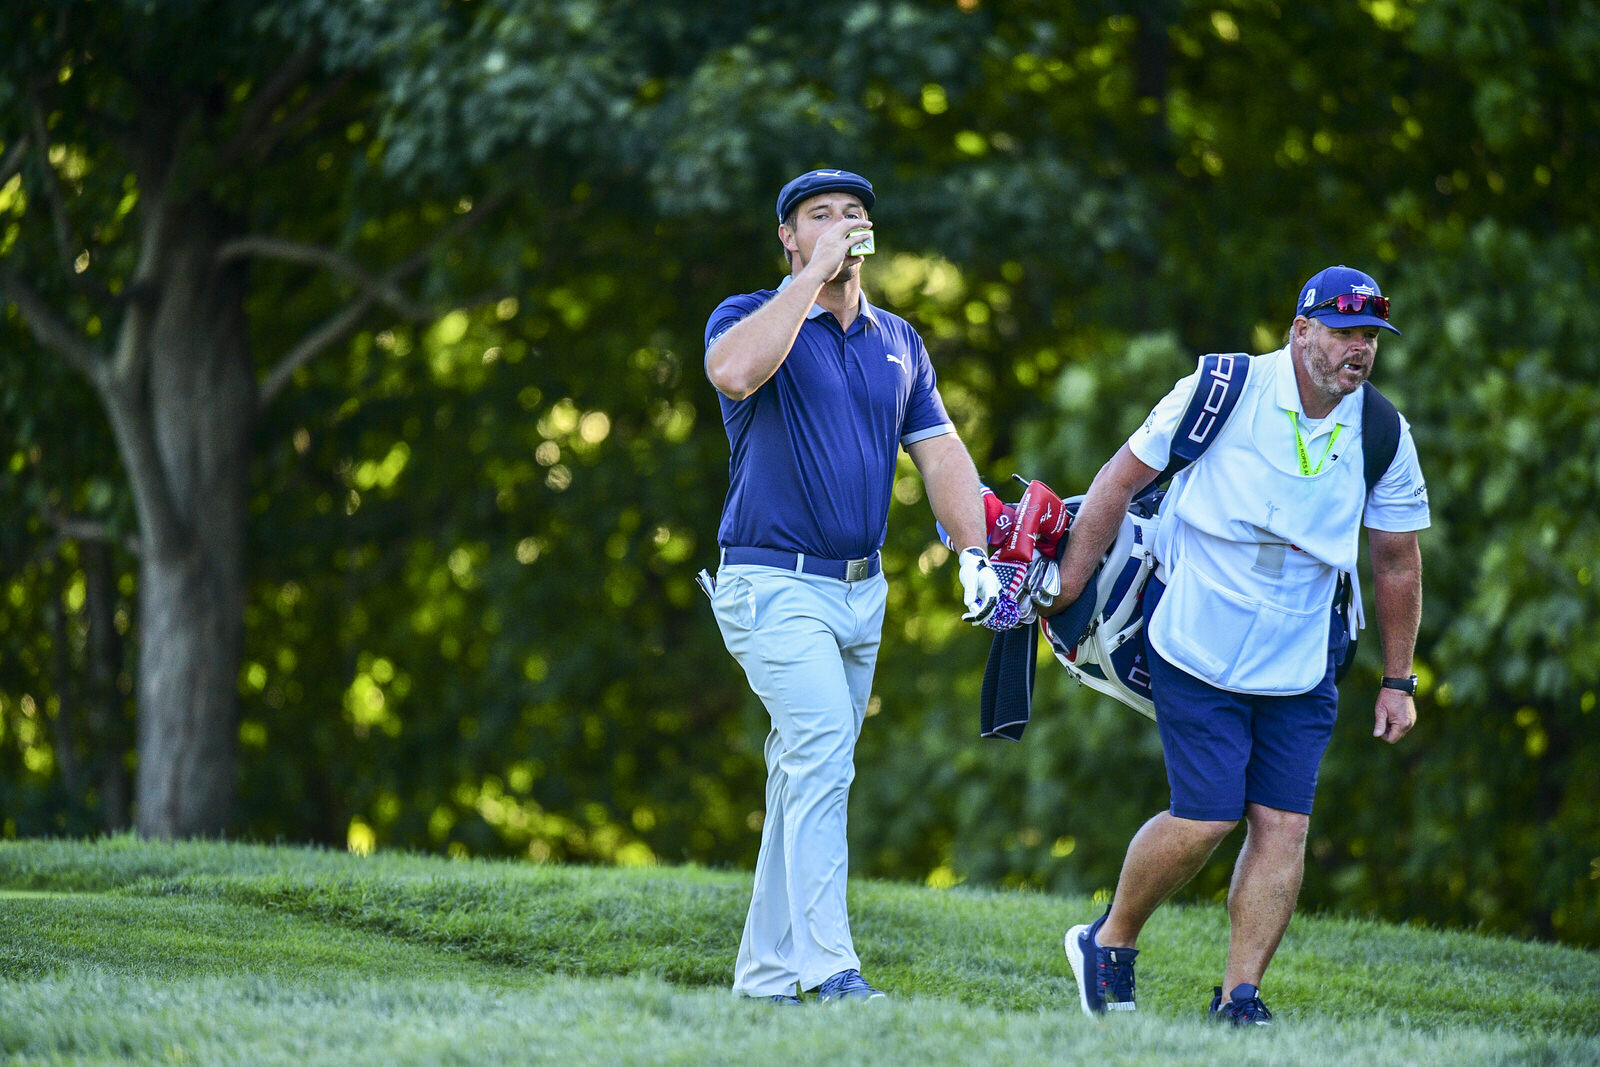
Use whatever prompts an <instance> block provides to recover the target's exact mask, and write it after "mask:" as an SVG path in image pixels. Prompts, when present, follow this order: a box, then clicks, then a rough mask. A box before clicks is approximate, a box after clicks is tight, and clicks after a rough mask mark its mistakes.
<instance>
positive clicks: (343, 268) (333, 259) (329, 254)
mask: <svg viewBox="0 0 1600 1067" xmlns="http://www.w3.org/2000/svg"><path fill="white" fill-rule="evenodd" d="M246 256H261V257H262V258H264V259H276V260H282V261H283V262H285V263H307V264H310V265H312V266H316V267H322V268H325V269H327V270H330V271H332V272H333V273H335V274H338V275H340V276H342V277H345V278H348V279H349V280H350V281H353V282H355V283H356V284H357V285H359V286H360V287H361V288H362V289H363V290H365V291H366V292H367V293H368V294H369V295H371V296H372V297H373V298H375V299H376V300H378V301H380V302H382V303H384V304H387V305H388V306H389V307H391V308H393V309H394V310H395V311H396V312H398V313H399V314H401V315H403V316H405V317H406V318H408V319H413V320H420V319H424V318H426V317H427V315H428V309H427V308H424V307H422V306H421V305H420V304H415V303H413V302H412V301H411V300H410V299H409V298H408V297H407V296H406V295H405V294H404V293H402V292H401V291H400V289H399V287H398V286H396V285H395V284H394V272H392V271H391V272H390V274H388V275H385V276H384V277H382V278H376V277H373V275H372V274H370V273H369V272H368V271H366V270H365V269H364V268H362V266H361V265H360V264H359V263H357V262H355V260H353V259H351V258H349V257H348V256H345V255H343V254H342V253H339V252H335V251H334V250H333V249H331V248H323V247H322V246H320V245H308V244H301V243H300V242H298V241H290V240H287V239H285V238H281V237H266V236H254V237H240V238H238V239H236V240H232V241H229V242H228V243H227V244H225V245H223V246H222V247H221V248H220V249H218V250H217V260H218V262H219V263H229V262H231V261H233V260H235V259H243V258H244V257H246Z"/></svg>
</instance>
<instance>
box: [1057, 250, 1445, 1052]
mask: <svg viewBox="0 0 1600 1067" xmlns="http://www.w3.org/2000/svg"><path fill="white" fill-rule="evenodd" d="M1389 312H1390V305H1389V300H1388V298H1387V297H1385V296H1384V295H1383V294H1382V293H1381V292H1380V291H1379V288H1378V284H1377V282H1375V281H1374V280H1373V279H1372V278H1371V277H1369V276H1368V275H1366V274H1363V273H1362V272H1361V271H1358V270H1354V269H1352V268H1350V267H1346V266H1343V265H1339V266H1332V267H1328V268H1326V269H1324V270H1321V271H1318V272H1317V273H1316V274H1315V275H1313V276H1312V277H1311V278H1310V280H1308V281H1307V282H1306V283H1305V285H1304V286H1303V287H1302V288H1301V290H1300V296H1299V299H1298V301H1297V302H1296V304H1295V315H1294V321H1293V324H1292V325H1291V327H1290V331H1289V342H1288V344H1287V345H1286V346H1285V347H1284V348H1282V349H1280V350H1278V351H1277V352H1272V353H1269V354H1266V355H1260V356H1254V357H1250V367H1249V373H1248V376H1247V378H1246V380H1245V383H1244V386H1243V390H1242V392H1241V393H1240V394H1239V399H1238V401H1237V404H1238V406H1237V408H1236V409H1234V410H1233V412H1232V415H1231V417H1229V418H1228V419H1227V420H1226V422H1208V421H1207V420H1208V419H1210V418H1212V416H1213V415H1214V412H1211V411H1209V409H1208V406H1207V405H1206V404H1205V403H1204V402H1202V403H1200V404H1199V405H1196V406H1195V407H1191V404H1190V401H1191V398H1194V397H1196V395H1197V393H1196V391H1197V390H1201V391H1203V392H1204V391H1208V390H1213V389H1215V390H1217V394H1216V395H1219V396H1220V395H1222V389H1221V386H1222V385H1224V384H1225V383H1223V382H1219V381H1205V380H1201V375H1200V373H1199V372H1198V371H1197V372H1196V373H1195V374H1192V375H1189V376H1188V377H1186V378H1184V379H1182V380H1181V381H1179V382H1178V383H1177V385H1176V386H1175V387H1174V388H1173V390H1172V391H1171V392H1170V393H1169V394H1168V395H1167V396H1166V398H1165V399H1163V400H1162V401H1161V402H1160V403H1158V404H1157V405H1156V406H1155V408H1154V410H1152V411H1151V413H1150V415H1149V417H1148V418H1147V419H1146V420H1145V422H1144V425H1142V426H1141V427H1139V429H1138V430H1136V431H1135V432H1134V434H1133V435H1132V436H1131V437H1130V438H1129V439H1128V441H1127V443H1126V444H1124V445H1123V446H1122V447H1121V448H1120V449H1119V450H1118V451H1117V453H1116V455H1115V456H1113V457H1112V458H1111V459H1110V461H1108V462H1107V463H1106V465H1105V466H1104V467H1102V468H1101V470H1100V472H1099V474H1098V475H1096V477H1095V479H1094V482H1093V483H1092V484H1091V486H1090V488H1089V492H1088V493H1087V495H1086V498H1085V499H1084V501H1083V503H1082V505H1081V507H1080V508H1079V511H1078V515H1077V518H1076V520H1075V522H1074V523H1073V526H1072V532H1071V536H1070V538H1069V540H1068V543H1067V549H1066V552H1065V554H1064V555H1063V556H1062V559H1061V563H1060V570H1061V593H1060V595H1059V596H1058V597H1056V598H1055V601H1054V603H1052V604H1051V605H1049V606H1048V607H1047V608H1045V609H1044V610H1043V613H1044V614H1046V615H1052V614H1055V613H1058V612H1060V611H1063V610H1065V608H1066V607H1067V606H1068V605H1070V604H1071V603H1072V601H1073V600H1074V599H1076V598H1077V597H1078V595H1080V593H1081V592H1082V591H1083V589H1084V586H1085V583H1086V581H1087V580H1088V579H1089V577H1090V575H1091V573H1092V572H1093V570H1094V568H1095V566H1096V564H1097V563H1098V562H1099V560H1100V558H1101V556H1102V554H1103V553H1104V552H1105V550H1106V548H1107V546H1108V545H1109V544H1110V543H1111V540H1112V537H1113V536H1114V534H1115V533H1116V531H1117V530H1118V529H1119V527H1120V526H1121V524H1122V521H1123V517H1124V514H1125V512H1126V509H1127V507H1128V502H1129V500H1130V499H1131V498H1132V496H1133V494H1134V493H1135V492H1136V491H1138V490H1140V489H1141V488H1143V487H1144V486H1146V485H1149V484H1150V482H1151V481H1152V480H1153V479H1154V478H1155V477H1156V476H1157V474H1158V473H1159V472H1161V471H1162V470H1163V468H1165V467H1166V465H1167V463H1168V460H1169V456H1170V454H1171V450H1172V447H1173V443H1174V441H1175V440H1179V439H1182V438H1183V437H1184V436H1185V435H1192V436H1191V438H1190V439H1192V440H1202V439H1204V438H1205V436H1206V435H1208V434H1211V433H1215V435H1216V436H1215V439H1214V440H1210V441H1209V443H1208V444H1207V446H1206V448H1205V451H1204V453H1203V454H1202V455H1201V456H1200V457H1199V458H1198V459H1197V460H1195V461H1194V462H1193V463H1192V464H1191V465H1189V466H1188V467H1185V468H1184V469H1183V470H1181V471H1180V472H1179V473H1178V474H1177V475H1176V476H1175V477H1174V478H1173V480H1172V483H1171V487H1170V489H1169V490H1168V493H1167V495H1166V498H1165V500H1164V501H1163V503H1162V507H1161V517H1160V527H1159V531H1158V533H1157V534H1156V542H1155V548H1154V557H1155V560H1156V563H1157V566H1156V570H1155V573H1154V576H1153V577H1152V579H1151V581H1150V584H1149V586H1148V588H1147V589H1146V593H1145V598H1144V603H1143V610H1144V613H1145V620H1146V623H1145V635H1146V645H1147V648H1148V652H1149V671H1150V688H1151V694H1152V697H1153V699H1154V703H1155V710H1156V722H1157V725H1158V728H1159V731H1160V735H1161V749H1162V754H1163V757H1164V760H1165V764H1166V770H1167V779H1168V785H1169V787H1170V789H1171V805H1170V807H1169V809H1168V810H1166V811H1164V812H1161V813H1160V814H1157V815H1156V816H1154V817H1153V818H1151V819H1150V820H1149V821H1148V822H1146V823H1145V824H1144V826H1143V827H1142V828H1140V830H1139V831H1138V833H1137V834H1135V835H1134V837H1133V839H1132V841H1131V842H1130V843H1129V845H1128V850H1127V854H1126V856H1125V858H1124V860H1123V864H1122V872H1121V875H1120V876H1119V878H1118V881H1117V888H1116V894H1115V896H1114V897H1113V899H1112V902H1111V905H1110V907H1108V908H1107V910H1106V913H1105V914H1104V915H1102V916H1100V917H1099V918H1098V919H1096V920H1095V921H1094V922H1092V923H1086V924H1083V925H1079V926H1074V927H1073V928H1072V929H1071V930H1069V931H1068V932H1067V935H1066V939H1065V948H1066V953H1067V956H1068V959H1069V961H1070V963H1071V966H1072V970H1073V974H1074V976H1075V977H1076V978H1077V981H1078V987H1079V999H1080V1004H1081V1006H1082V1008H1083V1010H1084V1011H1085V1012H1087V1013H1089V1014H1091V1015H1094V1014H1099V1013H1102V1012H1108V1011H1130V1010H1133V1009H1134V1005H1135V997H1134V988H1135V983H1134V960H1135V957H1136V956H1137V955H1138V947H1137V946H1138V943H1139V934H1140V931H1141V930H1142V929H1143V928H1144V926H1145V923H1146V922H1147V921H1148V920H1149V918H1150V916H1151V915H1152V914H1153V913H1154V912H1155V910H1156V908H1157V907H1159V906H1160V905H1161V904H1162V903H1163V902H1164V901H1166V900H1167V899H1168V898H1169V897H1171V896H1172V894H1174V893H1175V892H1177V891H1178V890H1179V889H1180V888H1182V887H1183V886H1184V885H1185V884H1186V883H1187V882H1188V881H1189V880H1190V879H1191V878H1193V877H1194V875H1195V874H1196V873H1198V872H1199V870H1200V869H1201V867H1203V866H1204V865H1205V863H1206V861H1207V860H1208V859H1209V858H1210V856H1211V854H1212V852H1213V851H1214V850H1215V849H1216V847H1217V846H1218V845H1219V844H1220V843H1221V841H1222V839H1223V838H1224V837H1226V836H1227V834H1228V833H1229V832H1230V831H1231V830H1232V829H1233V828H1234V827H1235V826H1236V825H1238V823H1239V821H1240V819H1241V818H1242V819H1243V820H1244V822H1245V825H1246V834H1245V839H1244V844H1243V846H1242V847H1241V849H1240V851H1239V855H1238V858H1237V861H1236V862H1235V864H1234V870H1233V878H1232V882H1231V883H1230V887H1229V892H1228V918H1229V922H1230V929H1231V934H1230V937H1229V942H1228V956H1227V963H1226V966H1225V969H1224V973H1223V980H1222V985H1221V986H1219V987H1217V988H1216V989H1215V990H1213V995H1212V1000H1211V1006H1210V1011H1209V1017H1210V1018H1211V1019H1213V1020H1215V1021H1220V1022H1227V1023H1232V1024H1235V1025H1241V1026H1244V1025H1262V1024H1267V1023H1269V1021H1270V1020H1271V1018H1272V1013H1271V1012H1270V1011H1269V1010H1268V1009H1267V1007H1266V1005H1265V1003H1264V1002H1263V1001H1262V998H1261V984H1262V981H1263V978H1264V976H1265V974H1266V970H1267V966H1268V964H1269V963H1270V962H1271V960H1272V957H1273V954H1274V953H1275V952H1276V951H1277V949H1278V945H1279V942H1280V941H1281V939H1282V937H1283V934H1284V931H1285V930H1286V929H1287V928H1288V925H1289V920H1290V918H1291V917H1292V915H1293V914H1294V908H1295V901H1296V898H1297V896H1298V894H1299V891H1300V882H1301V878H1302V875H1303V872H1304V867H1305V842H1306V833H1307V829H1308V826H1309V823H1310V815H1311V806H1312V797H1313V795H1314V793H1315V791H1316V784H1317V768H1318V765H1319V764H1320V763H1321V760H1322V754H1323V752H1324V750H1325V749H1326V748H1327V745H1328V740H1329V738H1330V736H1331V734H1332V731H1333V724H1334V719H1335V716H1336V715H1337V713H1338V692H1337V690H1336V688H1335V685H1334V676H1333V672H1334V659H1335V652H1336V651H1338V650H1340V646H1339V643H1340V642H1342V641H1343V640H1345V639H1346V634H1345V633H1344V632H1343V629H1342V627H1340V626H1335V625H1331V623H1330V619H1331V617H1332V614H1331V607H1332V604H1333V600H1334V596H1335V592H1336V589H1337V587H1338V584H1339V582H1340V579H1341V575H1350V576H1352V577H1353V576H1354V575H1355V572H1356V562H1357V552H1358V548H1359V541H1360V532H1361V528H1362V527H1363V526H1364V527H1365V528H1366V530H1367V539H1368V544H1369V547H1370V550H1371V551H1370V555H1371V559H1372V570H1373V576H1374V579H1375V600H1376V605H1377V621H1378V627H1379V631H1380V636H1381V640H1382V649H1383V674H1384V678H1383V682H1382V686H1381V688H1380V689H1379V690H1378V699H1377V704H1376V707H1375V708H1374V713H1373V731H1372V735H1373V737H1375V738H1378V739H1381V740H1383V741H1386V742H1389V743H1391V744H1392V743H1394V742H1397V741H1399V740H1400V739H1401V738H1402V737H1404V736H1405V735H1406V734H1407V732H1409V731H1410V730H1411V728H1412V726H1413V725H1414V724H1415V722H1416V707H1415V703H1414V700H1413V697H1414V695H1415V693H1416V676H1415V675H1414V674H1413V673H1412V655H1413V651H1414V648H1415V644H1416V636H1417V626H1418V622H1419V619H1420V616H1421V605H1422V561H1421V554H1420V551H1419V548H1418V542H1417V531H1418V530H1421V529H1424V528H1425V527H1427V525H1428V522H1429V518H1428V492H1427V486H1426V484H1425V483H1424V481H1423V477H1422V471H1421V468H1420V467H1419V465H1418V462H1417V453H1416V446H1415V444H1414V443H1413V441H1412V438H1411V432H1410V428H1409V426H1408V425H1407V424H1406V422H1405V420H1404V419H1403V417H1402V418H1401V419H1400V420H1399V421H1400V426H1399V442H1398V447H1396V449H1395V453H1394V458H1393V460H1392V461H1391V462H1390V464H1389V466H1388V469H1387V471H1385V472H1384V473H1383V475H1382V477H1381V478H1378V479H1377V481H1376V483H1375V484H1374V485H1373V486H1372V488H1371V490H1370V491H1368V488H1367V484H1366V479H1365V477H1364V475H1363V442H1364V441H1365V440H1366V439H1367V437H1368V436H1369V435H1368V434H1365V433H1364V432H1363V412H1364V406H1365V397H1366V395H1367V394H1366V393H1364V392H1363V389H1362V385H1363V383H1364V382H1366V381H1367V379H1368V378H1369V377H1370V376H1371V374H1372V370H1373V367H1374V365H1375V363H1376V360H1377V355H1378V337H1379V334H1380V331H1384V330H1387V331H1389V332H1391V333H1395V334H1398V333H1399V332H1400V331H1399V330H1398V329H1396V328H1395V327H1394V326H1393V325H1392V324H1391V323H1390V321H1389ZM1239 358H1240V359H1244V358H1245V357H1243V356H1241V357H1239ZM1202 365H1203V366H1204V363H1202ZM1224 366H1226V364H1224ZM1206 395H1207V396H1209V395H1210V393H1209V392H1207V393H1206ZM1381 401H1382V398H1381V397H1378V398H1376V399H1375V400H1374V402H1373V403H1374V411H1376V409H1377V408H1376V405H1377V404H1378V403H1379V402H1381ZM1186 412H1190V413H1194V412H1198V413H1197V414H1194V416H1193V418H1191V419H1187V420H1185V421H1190V422H1192V423H1193V424H1192V425H1180V419H1182V418H1183V417H1184V415H1185V413H1186ZM1375 425H1376V424H1375V423H1374V424H1369V426H1375ZM1390 440H1391V441H1392V436H1391V437H1390ZM1358 602H1359V599H1358ZM1224 991H1226V992H1224Z"/></svg>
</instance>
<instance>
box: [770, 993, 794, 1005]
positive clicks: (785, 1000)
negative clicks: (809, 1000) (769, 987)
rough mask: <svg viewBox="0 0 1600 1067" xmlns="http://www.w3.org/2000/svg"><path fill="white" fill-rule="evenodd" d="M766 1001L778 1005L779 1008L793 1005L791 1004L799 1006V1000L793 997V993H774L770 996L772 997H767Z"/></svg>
mask: <svg viewBox="0 0 1600 1067" xmlns="http://www.w3.org/2000/svg"><path fill="white" fill-rule="evenodd" d="M767 1000H768V1001H770V1002H771V1003H773V1004H776V1005H779V1006H787V1005H793V1004H799V1003H800V998H799V997H797V996H795V995H794V994H793V993H774V994H772V996H770V997H768V998H767Z"/></svg>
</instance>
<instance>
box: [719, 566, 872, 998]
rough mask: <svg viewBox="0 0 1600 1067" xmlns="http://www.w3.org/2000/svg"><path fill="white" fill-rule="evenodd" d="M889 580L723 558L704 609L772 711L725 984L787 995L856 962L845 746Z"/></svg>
mask: <svg viewBox="0 0 1600 1067" xmlns="http://www.w3.org/2000/svg"><path fill="white" fill-rule="evenodd" d="M888 588H889V586H888V582H887V581H886V580H885V579H884V577H883V575H882V574H878V575H875V576H873V577H871V578H867V579H864V580H862V581H859V582H843V581H839V580H837V579H834V578H822V577H816V576H813V575H808V574H797V573H794V572H791V571H782V570H778V569H776V568H772V567H757V566H723V567H722V568H721V569H719V570H718V572H717V584H716V593H715V595H714V596H713V598H712V606H713V608H714V609H715V611H716V616H717V625H718V626H719V627H720V628H721V630H722V638H723V641H724V642H725V643H726V644H727V646H728V651H729V652H731V653H732V654H733V656H734V658H735V659H736V660H738V661H739V665H740V666H741V667H743V668H744V672H745V676H746V678H748V679H749V681H750V688H751V689H753V690H754V691H755V693H756V695H757V696H759V697H760V698H761V702H762V703H763V704H764V705H766V708H767V713H768V714H769V715H770V716H771V719H772V730H771V732H770V733H769V734H768V735H767V743H766V760H767V796H766V803H767V813H766V820H765V822H764V823H763V824H762V827H761V851H760V853H759V854H758V855H757V858H756V873H755V888H754V891H753V892H752V893H751V896H750V911H749V913H748V914H747V915H746V917H745V924H744V935H743V937H742V938H741V939H740V942H739V957H738V960H737V961H736V962H735V964H734V970H733V988H734V990H735V991H736V992H739V993H743V994H746V995H748V996H754V997H764V996H771V995H773V994H777V993H793V992H794V991H795V986H796V983H798V985H799V988H800V989H802V990H805V989H811V988H814V987H815V986H817V985H819V984H821V982H822V981H823V980H824V979H826V978H828V977H829V976H831V975H833V974H836V973H838V972H839V971H842V970H846V969H849V968H855V969H857V970H859V969H860V966H861V962H860V959H859V958H858V957H857V956H856V950H855V944H854V942H853V941H852V940H851V937H850V918H849V915H848V913H847V910H846V906H845V881H846V878H847V875H848V873H849V863H850V852H849V845H848V843H847V839H846V809H847V807H848V803H849V799H850V783H851V781H852V780H854V778H855V745H856V738H857V737H858V736H859V735H860V733H861V722H862V719H863V717H864V716H865V714H866V707H867V698H868V697H869V696H870V695H871V693H872V671H873V667H874V666H875V665H876V663H877V658H878V642H879V636H880V632H881V630H882V626H883V608H884V602H885V600H886V598H887V593H888Z"/></svg>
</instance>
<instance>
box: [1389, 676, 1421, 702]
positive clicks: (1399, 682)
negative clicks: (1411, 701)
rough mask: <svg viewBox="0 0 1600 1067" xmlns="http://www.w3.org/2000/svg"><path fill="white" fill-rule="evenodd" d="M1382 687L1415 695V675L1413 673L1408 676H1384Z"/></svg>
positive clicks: (1407, 694)
mask: <svg viewBox="0 0 1600 1067" xmlns="http://www.w3.org/2000/svg"><path fill="white" fill-rule="evenodd" d="M1383 688H1385V689H1398V690H1400V692H1402V693H1404V694H1405V695H1406V696H1411V697H1414V696H1416V695H1417V676H1416V675H1414V674H1413V675H1412V676H1411V677H1409V678H1385V679H1384V680H1383Z"/></svg>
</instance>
